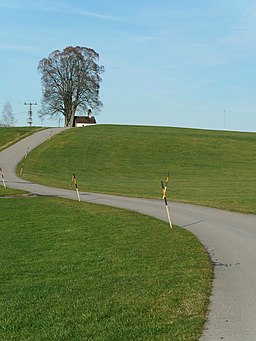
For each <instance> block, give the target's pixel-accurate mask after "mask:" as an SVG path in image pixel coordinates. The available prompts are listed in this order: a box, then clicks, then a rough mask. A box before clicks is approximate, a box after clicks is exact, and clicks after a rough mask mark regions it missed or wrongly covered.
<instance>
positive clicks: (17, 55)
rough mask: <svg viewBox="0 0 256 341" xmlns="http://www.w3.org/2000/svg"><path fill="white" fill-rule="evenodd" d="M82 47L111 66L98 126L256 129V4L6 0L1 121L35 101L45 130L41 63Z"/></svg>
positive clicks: (20, 119) (22, 115)
mask: <svg viewBox="0 0 256 341" xmlns="http://www.w3.org/2000/svg"><path fill="white" fill-rule="evenodd" d="M77 45H79V46H86V47H91V48H93V49H94V50H95V51H96V52H98V53H99V54H100V62H99V63H100V65H104V67H105V73H104V74H103V76H102V78H103V81H102V84H101V90H100V97H101V100H102V102H103V105H104V106H103V109H102V111H101V112H100V113H99V115H98V116H97V121H98V122H99V123H116V124H136V125H137V124H139V125H161V126H180V127H196V128H204V129H224V116H225V129H230V130H245V131H256V96H255V93H256V86H255V84H256V77H255V70H256V3H255V2H254V1H249V0H239V1H238V0H225V1H223V0H215V1H209V0H193V1H191V0H157V1H153V0H140V1H135V0H129V1H120V0H88V1H86V0H85V1H82V0H72V2H71V1H67V0H63V1H60V0H49V1H48V0H45V1H40V0H37V1H35V0H23V1H20V0H0V68H1V73H0V116H1V114H2V110H3V105H4V104H5V103H6V101H9V102H10V103H11V105H12V107H13V112H14V114H15V117H16V119H17V125H26V124H27V109H28V108H27V107H25V106H24V102H25V101H26V102H28V101H32V102H35V101H36V102H37V103H38V105H37V107H36V106H35V107H34V110H33V123H34V124H41V122H40V120H39V119H38V117H37V110H38V109H40V101H41V97H42V96H41V81H40V74H38V72H37V66H38V63H39V61H40V60H41V59H42V58H45V57H48V55H49V54H50V53H51V52H52V51H54V50H56V49H59V50H62V49H63V48H65V47H66V46H77ZM44 124H46V125H58V121H50V120H45V121H44Z"/></svg>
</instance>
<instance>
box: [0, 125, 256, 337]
mask: <svg viewBox="0 0 256 341" xmlns="http://www.w3.org/2000/svg"><path fill="white" fill-rule="evenodd" d="M85 129H86V128H85ZM60 131H61V129H60V128H53V129H49V130H44V131H41V132H38V133H36V134H34V135H32V136H30V137H27V138H25V139H24V140H22V141H20V142H18V143H16V144H15V145H13V146H11V147H9V148H8V149H6V150H4V151H2V152H1V153H0V167H2V169H3V170H4V174H5V179H6V183H7V185H8V186H9V187H12V188H18V189H23V190H27V191H30V192H32V193H36V194H40V195H47V196H58V197H64V198H69V199H75V200H77V197H76V193H75V191H69V190H65V189H59V188H51V187H47V186H41V185H37V184H32V183H30V182H26V181H24V180H21V179H19V178H18V177H17V176H16V175H15V166H16V164H17V163H18V162H19V161H20V160H21V159H22V157H23V156H24V155H25V153H26V151H27V148H28V147H29V149H30V150H31V149H33V148H34V147H36V146H37V145H39V144H41V143H42V142H43V141H44V140H47V139H48V138H49V136H50V135H52V136H53V135H54V134H56V133H59V132H60ZM81 200H84V201H88V202H94V203H98V204H104V205H109V206H115V207H120V208H125V209H129V210H134V211H137V212H140V213H143V214H147V215H151V216H154V217H157V218H159V219H162V220H165V221H167V217H166V211H165V207H164V205H163V203H162V202H161V201H158V200H145V199H133V198H125V197H117V196H110V195H103V194H93V193H81ZM170 210H171V216H172V220H173V223H174V224H176V225H178V226H181V227H183V228H186V229H188V230H189V231H191V232H193V233H194V234H195V235H197V236H198V238H199V239H200V240H201V242H202V243H203V244H204V246H205V248H206V249H207V250H208V252H209V254H210V256H211V258H212V261H213V264H214V272H215V279H214V283H213V291H212V296H211V303H210V306H209V316H208V322H207V323H206V326H205V330H204V333H203V336H202V337H201V339H200V340H201V341H217V340H226V341H236V340H239V341H240V340H244V341H250V340H251V341H255V340H256V265H255V260H256V216H254V215H244V214H238V213H230V212H226V211H221V210H217V209H211V208H206V207H200V206H195V205H186V204H181V203H171V204H170ZM186 341H189V340H186Z"/></svg>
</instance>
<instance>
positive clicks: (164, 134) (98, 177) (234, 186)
mask: <svg viewBox="0 0 256 341" xmlns="http://www.w3.org/2000/svg"><path fill="white" fill-rule="evenodd" d="M255 146H256V134H255V133H239V132H222V131H206V130H195V129H179V128H168V127H140V126H115V125H98V126H94V127H90V128H84V129H83V128H79V129H72V130H68V131H65V132H63V133H62V134H60V135H57V136H54V137H53V139H52V140H51V141H49V142H47V143H45V144H44V145H43V146H40V147H39V148H38V149H37V150H36V151H32V153H31V155H29V157H28V159H27V160H26V166H25V174H24V176H25V178H26V179H31V180H32V181H34V182H40V183H44V184H48V185H53V186H59V187H64V188H67V187H68V185H69V183H70V180H71V176H72V173H73V172H75V174H76V176H77V180H78V185H79V189H80V190H83V191H94V192H104V193H112V194H118V195H127V196H135V197H147V198H160V197H161V190H160V180H162V179H163V180H164V179H165V176H166V174H167V172H170V175H171V176H170V183H169V192H168V198H170V199H171V200H176V201H182V202H190V203H194V204H201V205H206V206H211V207H217V208H221V209H226V210H231V211H239V212H244V213H254V214H255V213H256V205H255V197H256V186H255V185H254V183H255V169H256V148H255Z"/></svg>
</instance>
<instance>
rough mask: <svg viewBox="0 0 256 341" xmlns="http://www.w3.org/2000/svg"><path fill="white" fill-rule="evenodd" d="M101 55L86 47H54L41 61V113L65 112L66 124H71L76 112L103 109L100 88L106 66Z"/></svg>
mask: <svg viewBox="0 0 256 341" xmlns="http://www.w3.org/2000/svg"><path fill="white" fill-rule="evenodd" d="M98 60H99V55H98V53H96V52H95V51H94V50H93V49H90V48H87V47H80V46H77V47H72V46H70V47H66V48H65V49H64V50H63V51H59V50H56V51H53V52H52V53H51V54H50V55H49V57H48V58H44V59H42V60H41V61H40V62H39V65H38V71H39V72H40V73H41V74H42V77H41V81H42V87H43V90H42V92H43V98H42V109H41V111H40V116H44V115H50V116H55V115H58V114H60V113H61V114H63V115H64V116H65V126H67V127H72V126H73V124H74V116H75V113H76V112H77V111H78V112H85V111H87V110H88V109H89V108H92V109H93V110H94V111H98V110H100V108H101V106H102V103H101V101H100V100H99V89H100V82H101V77H100V75H101V74H102V73H103V72H104V67H103V66H99V65H98V64H97V62H98Z"/></svg>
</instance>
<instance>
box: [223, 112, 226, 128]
mask: <svg viewBox="0 0 256 341" xmlns="http://www.w3.org/2000/svg"><path fill="white" fill-rule="evenodd" d="M223 113H224V129H226V109H223Z"/></svg>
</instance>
